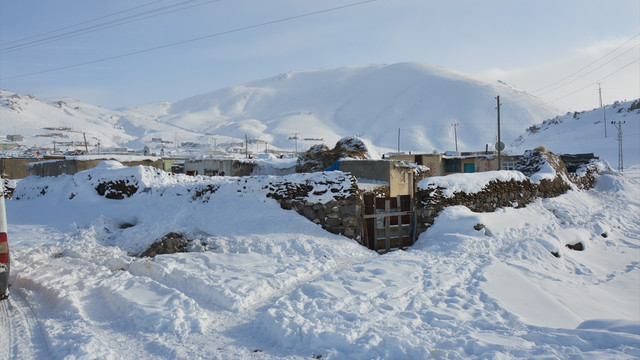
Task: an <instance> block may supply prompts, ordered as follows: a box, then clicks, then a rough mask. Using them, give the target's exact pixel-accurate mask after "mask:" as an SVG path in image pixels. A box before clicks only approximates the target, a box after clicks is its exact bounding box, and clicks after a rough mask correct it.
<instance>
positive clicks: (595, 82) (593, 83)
mask: <svg viewBox="0 0 640 360" xmlns="http://www.w3.org/2000/svg"><path fill="white" fill-rule="evenodd" d="M638 61H640V58H638V59H635V60H633V61H632V62H630V63H628V64H627V65H624V66H623V67H621V68H619V69H618V70H616V71H614V72H612V73H610V74H609V75H607V76H604V77H602V78H600V79H598V80H596V81H594V82H592V83H589V84H588V85H587V86H584V87H581V88H580V89H578V90H576V91H573V92H570V93H568V94H566V95H564V96H561V97H559V98H556V99H553V100H551V101H549V102H550V103H552V102H555V101H558V100H561V99H564V98H566V97H568V96H571V95H573V94H575V93H577V92H580V91H582V90H584V89H586V88H588V87H590V86H593V85H595V84H597V83H599V82H602V80H604V79H606V78H608V77H610V76H613V75H615V74H616V73H618V72H620V71H622V70H624V69H626V68H628V67H629V66H631V65H633V64H635V63H637V62H638Z"/></svg>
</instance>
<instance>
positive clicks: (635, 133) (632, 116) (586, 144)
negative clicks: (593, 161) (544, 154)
mask: <svg viewBox="0 0 640 360" xmlns="http://www.w3.org/2000/svg"><path fill="white" fill-rule="evenodd" d="M605 111H606V113H605ZM605 117H606V123H605ZM612 122H613V123H615V124H616V125H613V124H611V123H612ZM617 124H619V125H620V126H621V128H622V160H623V165H624V169H623V171H624V172H626V173H629V174H631V175H632V176H633V177H635V178H640V100H634V101H625V102H615V103H614V104H613V105H611V106H607V107H606V108H600V109H594V110H590V111H582V112H579V113H567V114H565V115H563V116H556V117H554V118H552V119H548V120H546V121H544V122H542V123H539V124H535V125H533V126H531V127H529V128H528V129H527V131H526V132H525V133H524V134H523V135H521V136H520V137H518V138H517V139H516V140H515V141H514V142H513V143H512V144H511V145H510V146H508V147H507V151H510V152H512V153H514V154H522V153H523V152H524V151H525V150H529V149H533V148H535V147H536V146H539V145H544V146H545V147H546V148H547V149H548V150H549V151H552V152H554V153H556V154H580V153H594V154H595V155H596V156H598V157H600V158H601V159H603V160H606V161H607V162H609V164H610V165H611V167H612V168H614V169H616V170H618V128H617V127H616V126H617ZM605 131H606V137H605Z"/></svg>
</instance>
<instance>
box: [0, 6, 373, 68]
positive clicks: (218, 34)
mask: <svg viewBox="0 0 640 360" xmlns="http://www.w3.org/2000/svg"><path fill="white" fill-rule="evenodd" d="M374 1H377V0H365V1H359V2H354V3H350V4H346V5H341V6H336V7H332V8H327V9H323V10H317V11H313V12H309V13H305V14H300V15H294V16H289V17H286V18H281V19H277V20H272V21H267V22H263V23H259V24H255V25H249V26H244V27H240V28H236V29H231V30H226V31H221V32H218V33H214V34H209V35H205V36H200V37H196V38H191V39H187V40H182V41H177V42H173V43H169V44H165V45H160V46H154V47H151V48H147V49H143V50H137V51H132V52H128V53H124V54H120V55H114V56H109V57H104V58H101V59H95V60H90V61H85V62H82V63H77V64H73V65H66V66H60V67H57V68H51V69H47V70H42V71H34V72H31V73H25V74H20V75H14V76H7V77H4V78H0V80H10V79H17V78H21V77H27V76H33V75H39V74H44V73H49V72H54V71H60V70H65V69H70V68H74V67H79V66H84V65H89V64H95V63H99V62H104V61H109V60H115V59H119V58H123V57H128V56H133V55H138V54H142V53H146V52H150V51H155V50H160V49H165V48H169V47H173V46H178V45H184V44H188V43H192V42H196V41H200V40H204V39H209V38H213V37H218V36H222V35H227V34H231V33H235V32H239V31H244V30H249V29H255V28H259V27H263V26H268V25H273V24H278V23H282V22H286V21H291V20H295V19H300V18H304V17H309V16H314V15H318V14H323V13H327V12H331V11H336V10H342V9H346V8H349V7H353V6H358V5H363V4H366V3H371V2H374Z"/></svg>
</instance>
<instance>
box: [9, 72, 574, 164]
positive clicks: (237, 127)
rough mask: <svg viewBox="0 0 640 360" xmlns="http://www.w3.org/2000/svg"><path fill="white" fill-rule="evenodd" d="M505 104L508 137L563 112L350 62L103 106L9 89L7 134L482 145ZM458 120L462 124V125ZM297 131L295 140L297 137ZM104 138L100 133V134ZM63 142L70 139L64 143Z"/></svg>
mask: <svg viewBox="0 0 640 360" xmlns="http://www.w3.org/2000/svg"><path fill="white" fill-rule="evenodd" d="M497 95H499V96H500V97H501V102H502V103H503V104H504V105H503V107H502V114H501V116H502V118H503V119H504V121H503V124H502V136H503V138H504V139H515V138H517V137H518V136H519V135H521V134H522V133H523V132H524V129H526V128H528V127H529V126H531V125H533V124H535V123H540V122H542V121H544V120H546V119H549V118H553V117H554V116H557V115H558V114H561V113H563V111H561V110H559V109H557V108H555V107H553V106H549V105H547V104H545V103H544V102H543V101H542V100H541V99H539V98H536V97H534V96H531V95H529V94H527V93H525V92H523V91H519V90H516V89H513V88H511V87H510V86H508V85H506V84H504V83H501V82H496V83H494V84H490V83H487V82H483V81H480V80H477V79H473V78H471V77H470V76H467V75H464V74H460V73H456V72H453V71H450V70H446V69H443V68H440V67H434V66H430V65H425V64H420V63H400V64H393V65H369V66H361V67H342V68H336V69H328V70H317V71H306V72H291V73H285V74H281V75H278V76H274V77H272V78H267V79H262V80H257V81H253V82H249V83H246V84H242V85H237V86H233V87H228V88H224V89H221V90H217V91H214V92H211V93H207V94H203V95H197V96H194V97H191V98H187V99H184V100H180V101H174V102H160V103H152V104H146V105H140V106H131V107H127V108H122V109H118V110H107V109H102V108H99V107H96V106H93V105H89V104H86V103H83V102H81V101H78V100H73V99H68V98H61V99H47V100H42V101H41V100H38V99H36V98H34V97H32V96H27V95H16V94H12V93H10V92H7V91H2V93H0V96H1V99H0V100H2V107H1V109H0V111H1V112H2V113H1V119H2V120H1V121H2V134H0V135H9V134H21V135H23V136H25V143H29V144H36V145H38V146H49V147H50V146H51V145H52V142H53V140H56V139H51V138H47V137H42V136H40V137H36V135H43V132H44V130H43V128H44V127H51V128H56V127H63V128H66V127H68V128H71V129H73V130H74V131H76V133H70V132H67V133H65V134H63V135H66V136H68V137H67V138H69V139H74V140H76V141H81V140H83V139H82V138H81V136H82V134H81V133H82V132H85V133H86V136H87V137H88V138H89V139H88V140H89V142H90V143H91V144H96V143H97V139H98V138H99V139H100V141H101V143H102V145H103V146H106V147H110V146H113V147H116V146H117V147H129V148H131V149H136V150H139V149H141V148H142V147H143V146H145V145H150V144H151V142H152V139H153V138H156V139H157V138H162V139H163V140H165V141H171V142H172V143H173V144H174V146H175V145H177V144H179V143H183V142H192V143H200V144H205V145H212V144H214V143H215V144H222V143H228V142H233V141H236V142H242V141H244V139H245V135H246V136H247V137H248V138H249V139H250V140H260V141H263V142H268V143H269V146H270V147H272V148H279V149H289V150H293V149H294V147H295V146H296V145H298V146H299V147H300V149H301V150H305V149H306V148H308V147H309V146H311V145H313V144H315V143H317V142H319V140H304V139H311V138H313V139H323V142H324V143H326V144H328V145H329V146H333V145H334V144H335V142H336V141H337V140H339V139H340V138H342V137H344V136H350V135H356V134H357V135H360V136H361V137H363V138H365V139H368V140H370V141H371V142H372V143H373V144H374V145H375V146H376V147H377V148H378V150H379V151H380V152H387V151H395V150H396V149H397V148H398V136H397V134H398V129H400V132H401V136H400V149H401V151H419V152H431V151H433V150H438V151H441V152H442V151H446V150H454V149H455V147H456V145H455V139H454V130H457V135H458V148H459V149H460V150H461V151H472V150H483V149H484V148H485V145H486V144H487V143H489V144H493V143H495V141H496V135H497V121H496V118H497V111H496V99H495V97H496V96H497ZM452 124H459V126H458V127H457V128H456V129H454V127H453V126H452ZM292 137H297V138H298V143H297V144H296V143H295V142H294V141H293V140H291V139H290V138H292ZM93 138H96V139H93ZM61 141H62V140H61Z"/></svg>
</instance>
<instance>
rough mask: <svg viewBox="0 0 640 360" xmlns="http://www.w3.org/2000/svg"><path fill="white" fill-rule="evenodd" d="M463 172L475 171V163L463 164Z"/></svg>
mask: <svg viewBox="0 0 640 360" xmlns="http://www.w3.org/2000/svg"><path fill="white" fill-rule="evenodd" d="M464 172H466V173H472V172H476V164H464Z"/></svg>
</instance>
